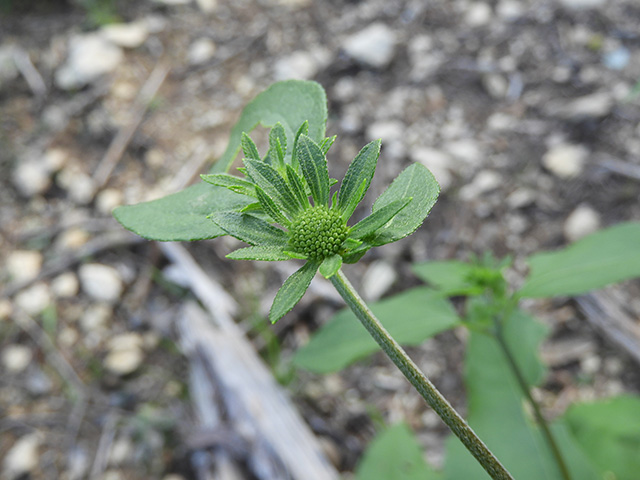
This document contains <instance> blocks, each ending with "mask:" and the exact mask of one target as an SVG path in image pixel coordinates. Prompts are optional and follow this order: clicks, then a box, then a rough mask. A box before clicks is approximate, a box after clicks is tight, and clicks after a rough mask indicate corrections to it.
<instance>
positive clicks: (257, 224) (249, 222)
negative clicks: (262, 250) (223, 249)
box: [211, 212, 288, 247]
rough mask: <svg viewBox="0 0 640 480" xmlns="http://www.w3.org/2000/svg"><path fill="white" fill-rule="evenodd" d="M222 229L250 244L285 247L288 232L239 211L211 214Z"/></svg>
mask: <svg viewBox="0 0 640 480" xmlns="http://www.w3.org/2000/svg"><path fill="white" fill-rule="evenodd" d="M211 220H213V221H214V222H215V223H216V224H217V225H218V226H219V227H220V228H221V229H223V230H224V231H225V232H227V233H228V234H229V235H231V236H232V237H235V238H237V239H238V240H242V241H243V242H246V243H248V244H249V245H260V246H273V247H284V246H285V245H286V244H287V241H288V238H287V234H286V233H285V232H283V231H282V230H280V229H279V228H276V227H273V226H271V225H269V224H268V223H267V222H265V221H264V220H261V219H259V218H256V217H254V216H252V215H247V214H243V213H238V212H215V213H213V214H212V215H211Z"/></svg>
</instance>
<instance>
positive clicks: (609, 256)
mask: <svg viewBox="0 0 640 480" xmlns="http://www.w3.org/2000/svg"><path fill="white" fill-rule="evenodd" d="M639 246H640V223H637V222H629V223H622V224H619V225H616V226H614V227H611V228H608V229H606V230H602V231H600V232H597V233H594V234H592V235H589V236H588V237H586V238H583V239H582V240H580V241H578V242H576V243H574V244H573V245H570V246H568V247H566V248H564V249H562V250H559V251H556V252H545V253H538V254H535V255H533V256H532V257H530V258H529V260H528V263H529V265H530V267H531V273H530V274H529V276H528V277H527V280H526V282H525V284H524V286H523V287H522V288H521V289H520V292H519V293H518V295H519V296H520V297H529V298H541V297H556V296H560V295H579V294H582V293H586V292H588V291H590V290H595V289H597V288H602V287H604V286H606V285H609V284H611V283H616V282H621V281H623V280H626V279H629V278H634V277H639V276H640V248H639Z"/></svg>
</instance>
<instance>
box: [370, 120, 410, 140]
mask: <svg viewBox="0 0 640 480" xmlns="http://www.w3.org/2000/svg"><path fill="white" fill-rule="evenodd" d="M406 129H407V127H406V126H405V125H404V123H402V122H400V121H397V120H388V121H381V122H375V123H372V124H371V125H370V126H369V127H368V128H367V138H368V139H369V140H375V139H378V138H380V139H382V143H383V144H384V143H385V142H394V141H397V140H400V139H402V135H403V133H404V132H405V131H406Z"/></svg>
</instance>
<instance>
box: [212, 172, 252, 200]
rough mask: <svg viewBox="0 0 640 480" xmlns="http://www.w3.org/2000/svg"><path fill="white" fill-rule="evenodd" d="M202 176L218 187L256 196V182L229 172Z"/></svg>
mask: <svg viewBox="0 0 640 480" xmlns="http://www.w3.org/2000/svg"><path fill="white" fill-rule="evenodd" d="M200 178H202V180H204V181H205V182H207V183H210V184H211V185H216V186H218V187H225V188H228V189H229V190H231V191H232V192H235V193H239V194H241V195H249V196H251V197H255V196H256V191H255V187H254V184H253V183H251V182H248V181H247V180H244V179H242V178H239V177H236V176H234V175H229V174H228V173H214V174H210V175H200Z"/></svg>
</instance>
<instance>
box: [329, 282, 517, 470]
mask: <svg viewBox="0 0 640 480" xmlns="http://www.w3.org/2000/svg"><path fill="white" fill-rule="evenodd" d="M331 283H333V286H334V287H336V290H338V293H340V295H341V296H342V298H343V299H344V301H345V302H346V303H347V305H348V306H349V308H351V310H353V313H355V315H356V317H358V319H359V320H360V322H362V325H364V328H366V329H367V331H368V332H369V333H370V334H371V336H372V337H373V338H374V340H375V341H376V342H377V343H378V345H380V347H381V348H382V350H384V352H385V353H386V354H387V355H388V356H389V358H390V359H391V361H392V362H393V363H395V365H396V366H397V367H398V368H399V369H400V371H401V372H402V373H403V374H404V376H405V377H406V378H407V380H409V382H411V385H413V386H414V387H415V389H416V390H417V391H418V392H419V393H420V395H422V397H423V398H424V399H425V400H426V401H427V403H428V404H429V406H430V407H431V408H433V409H434V410H435V411H436V413H437V414H438V415H439V416H440V418H441V419H442V420H443V421H444V423H446V424H447V426H448V427H449V428H450V429H451V431H452V432H453V433H454V434H455V435H456V436H457V437H458V438H459V439H460V441H461V442H462V443H463V444H464V446H465V447H466V448H467V450H469V452H471V454H472V455H473V456H474V457H475V458H476V460H478V462H479V463H480V465H482V467H483V468H484V469H485V470H486V471H487V473H488V474H489V475H490V476H491V478H493V479H494V480H513V477H512V476H511V474H510V473H509V472H508V471H507V469H506V468H504V466H502V464H501V463H500V461H499V460H498V459H497V458H496V457H495V455H493V453H491V451H490V450H489V449H488V448H487V446H486V445H485V444H484V442H483V441H482V440H480V438H478V436H477V435H476V434H475V432H474V431H473V430H472V429H471V427H469V425H467V423H466V422H465V421H464V419H463V418H462V417H461V416H460V414H459V413H458V412H456V411H455V410H454V408H453V407H452V406H451V405H450V404H449V402H448V401H447V399H446V398H444V396H443V395H442V394H441V393H440V392H439V391H438V389H437V388H436V387H435V386H434V385H433V384H432V383H431V382H430V381H429V379H428V378H427V377H426V376H425V374H424V373H422V372H421V371H420V369H419V368H418V366H417V365H416V364H415V363H414V362H413V360H411V358H409V356H408V355H407V353H406V352H405V351H404V350H403V348H402V347H401V346H400V345H399V344H398V342H396V341H395V340H394V339H393V337H391V335H389V332H387V330H386V329H385V328H384V327H383V326H382V324H381V323H380V321H379V320H378V319H377V318H376V317H375V315H374V314H373V313H372V312H371V310H370V309H369V307H367V305H366V304H365V303H364V300H362V298H360V295H358V292H356V290H355V289H354V288H353V285H351V283H350V282H349V280H348V279H347V277H345V276H344V273H342V270H338V273H336V274H335V275H334V276H333V277H331Z"/></svg>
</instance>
